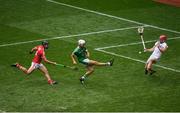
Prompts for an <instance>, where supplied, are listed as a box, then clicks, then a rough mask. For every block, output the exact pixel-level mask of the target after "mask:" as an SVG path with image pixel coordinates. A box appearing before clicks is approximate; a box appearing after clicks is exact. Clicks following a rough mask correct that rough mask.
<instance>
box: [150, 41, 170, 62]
mask: <svg viewBox="0 0 180 113" xmlns="http://www.w3.org/2000/svg"><path fill="white" fill-rule="evenodd" d="M155 46H156V47H155V49H154V51H153V53H152V55H153V56H154V57H156V58H157V59H159V58H160V57H161V55H162V52H161V51H160V50H159V48H166V47H168V46H167V44H166V43H165V42H164V43H160V42H159V41H157V42H156V43H155ZM158 46H159V48H158Z"/></svg>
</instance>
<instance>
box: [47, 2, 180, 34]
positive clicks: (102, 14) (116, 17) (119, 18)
mask: <svg viewBox="0 0 180 113" xmlns="http://www.w3.org/2000/svg"><path fill="white" fill-rule="evenodd" d="M46 1H48V2H51V3H55V4H59V5H62V6H66V7H71V8H74V9H79V10H82V11H86V12H90V13H94V14H97V15H101V16H106V17H110V18H114V19H118V20H123V21H126V22H131V23H134V24H138V25H148V26H150V27H152V28H156V29H160V30H164V31H169V32H172V33H177V34H180V32H179V31H175V30H171V29H166V28H162V27H158V26H154V25H150V24H145V23H141V22H137V21H134V20H130V19H126V18H122V17H118V16H113V15H110V14H105V13H101V12H98V11H93V10H89V9H85V8H81V7H77V6H73V5H69V4H65V3H62V2H57V1H54V0H46Z"/></svg>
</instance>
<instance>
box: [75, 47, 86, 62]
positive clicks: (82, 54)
mask: <svg viewBox="0 0 180 113" xmlns="http://www.w3.org/2000/svg"><path fill="white" fill-rule="evenodd" d="M73 54H74V55H76V57H77V59H78V61H79V62H82V61H83V60H84V59H86V58H87V56H86V55H87V49H86V48H85V47H82V48H81V47H79V46H78V47H77V48H76V49H75V50H74V51H73Z"/></svg>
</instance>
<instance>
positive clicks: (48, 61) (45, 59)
mask: <svg viewBox="0 0 180 113" xmlns="http://www.w3.org/2000/svg"><path fill="white" fill-rule="evenodd" d="M42 59H43V61H44V62H46V63H48V64H53V65H56V64H57V63H56V62H52V61H50V60H48V59H47V58H46V57H45V56H43V58H42Z"/></svg>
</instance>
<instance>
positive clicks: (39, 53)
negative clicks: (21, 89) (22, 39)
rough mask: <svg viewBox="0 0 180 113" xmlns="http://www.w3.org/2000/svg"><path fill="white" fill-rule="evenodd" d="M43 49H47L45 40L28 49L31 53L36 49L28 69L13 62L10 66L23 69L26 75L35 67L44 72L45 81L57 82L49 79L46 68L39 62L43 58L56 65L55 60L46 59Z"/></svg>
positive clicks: (51, 83)
mask: <svg viewBox="0 0 180 113" xmlns="http://www.w3.org/2000/svg"><path fill="white" fill-rule="evenodd" d="M45 49H48V42H47V41H43V42H42V45H38V46H36V47H34V48H32V50H31V51H30V54H32V53H33V52H34V51H36V53H35V56H34V58H33V60H32V64H31V67H30V68H29V69H26V68H25V67H23V66H22V65H20V64H19V63H15V64H13V65H11V66H12V67H17V68H18V69H20V70H21V71H23V72H24V73H25V74H27V75H29V74H31V73H32V72H33V71H34V70H35V69H39V70H40V71H42V72H43V73H44V75H45V77H46V78H47V81H48V83H49V84H50V85H53V84H56V83H57V82H56V81H53V80H52V79H51V77H50V75H49V73H48V70H47V68H46V67H45V66H44V65H43V64H42V63H41V61H42V60H43V61H44V62H46V63H49V64H54V65H56V62H52V61H49V60H47V59H46V56H45Z"/></svg>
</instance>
